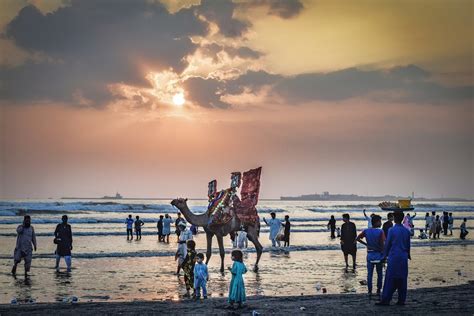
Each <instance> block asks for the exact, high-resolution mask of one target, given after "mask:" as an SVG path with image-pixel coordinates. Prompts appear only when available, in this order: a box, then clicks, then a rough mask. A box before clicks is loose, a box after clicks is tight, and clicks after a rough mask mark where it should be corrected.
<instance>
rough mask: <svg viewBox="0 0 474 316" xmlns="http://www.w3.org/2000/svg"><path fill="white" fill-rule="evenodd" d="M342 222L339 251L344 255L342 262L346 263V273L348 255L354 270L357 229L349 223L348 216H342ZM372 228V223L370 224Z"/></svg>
mask: <svg viewBox="0 0 474 316" xmlns="http://www.w3.org/2000/svg"><path fill="white" fill-rule="evenodd" d="M342 221H343V222H344V224H342V226H341V249H342V252H343V253H344V260H345V262H346V272H347V269H348V268H349V258H348V257H349V255H351V256H352V268H353V269H354V270H355V268H356V255H357V244H356V237H357V228H356V225H355V224H354V223H353V222H351V221H350V216H349V214H347V213H346V214H343V215H342ZM371 226H372V223H371Z"/></svg>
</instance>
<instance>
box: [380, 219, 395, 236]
mask: <svg viewBox="0 0 474 316" xmlns="http://www.w3.org/2000/svg"><path fill="white" fill-rule="evenodd" d="M392 227H393V213H388V214H387V221H386V222H385V223H383V226H382V230H383V233H384V234H385V238H387V236H388V231H389V230H390V228H392Z"/></svg>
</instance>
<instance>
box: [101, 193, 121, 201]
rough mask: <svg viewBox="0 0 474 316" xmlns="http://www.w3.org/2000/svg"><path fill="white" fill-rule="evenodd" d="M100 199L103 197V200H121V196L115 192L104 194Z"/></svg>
mask: <svg viewBox="0 0 474 316" xmlns="http://www.w3.org/2000/svg"><path fill="white" fill-rule="evenodd" d="M102 199H104V200H121V199H123V197H122V196H121V195H120V193H118V192H117V193H116V194H115V196H107V195H106V196H104V197H102Z"/></svg>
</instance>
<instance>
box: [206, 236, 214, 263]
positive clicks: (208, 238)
mask: <svg viewBox="0 0 474 316" xmlns="http://www.w3.org/2000/svg"><path fill="white" fill-rule="evenodd" d="M213 236H214V234H212V233H209V232H206V241H207V249H206V265H207V264H208V263H209V260H210V259H211V255H212V237H213Z"/></svg>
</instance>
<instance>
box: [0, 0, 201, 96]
mask: <svg viewBox="0 0 474 316" xmlns="http://www.w3.org/2000/svg"><path fill="white" fill-rule="evenodd" d="M207 32H208V25H207V23H206V22H203V21H201V20H200V19H199V18H198V17H196V15H195V14H194V12H193V11H192V10H190V9H183V10H180V11H179V12H177V13H175V14H170V13H169V12H168V11H167V10H166V8H165V7H164V6H163V5H161V4H160V3H150V2H149V1H146V0H138V1H125V0H118V1H76V0H73V1H72V3H71V5H70V6H68V7H64V8H59V9H58V10H57V11H55V12H53V13H50V14H46V15H44V14H43V13H41V12H40V11H39V10H38V9H37V8H36V7H34V6H27V7H25V8H23V9H22V10H21V11H20V12H19V13H18V15H17V17H15V18H14V19H13V20H12V21H11V22H10V23H9V24H8V25H7V27H6V30H5V36H6V37H7V38H9V39H11V40H13V41H14V42H15V44H16V45H17V46H19V47H21V48H23V49H25V50H27V51H30V52H41V53H42V54H43V55H45V56H47V57H48V58H47V61H43V62H42V63H33V62H28V63H25V64H23V65H20V66H18V67H14V68H6V67H3V68H0V80H1V85H0V96H1V98H3V99H8V100H54V101H63V102H75V101H76V100H77V98H78V96H79V98H87V99H89V100H90V101H91V103H92V104H94V105H100V104H102V103H103V102H104V101H106V100H107V99H110V98H111V95H110V93H109V91H108V89H107V85H108V84H110V83H125V84H130V85H135V86H147V85H148V82H147V81H146V80H145V73H144V69H143V68H144V67H146V68H149V69H153V70H162V69H169V68H173V69H174V70H175V71H176V72H180V71H182V70H183V69H184V68H185V67H186V65H187V63H186V61H185V59H184V57H186V56H187V55H189V54H191V53H193V52H194V51H195V50H196V49H197V47H198V46H197V45H196V44H194V43H192V42H191V40H190V38H189V37H190V36H194V35H200V36H205V35H206V34H207Z"/></svg>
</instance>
